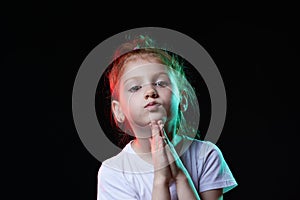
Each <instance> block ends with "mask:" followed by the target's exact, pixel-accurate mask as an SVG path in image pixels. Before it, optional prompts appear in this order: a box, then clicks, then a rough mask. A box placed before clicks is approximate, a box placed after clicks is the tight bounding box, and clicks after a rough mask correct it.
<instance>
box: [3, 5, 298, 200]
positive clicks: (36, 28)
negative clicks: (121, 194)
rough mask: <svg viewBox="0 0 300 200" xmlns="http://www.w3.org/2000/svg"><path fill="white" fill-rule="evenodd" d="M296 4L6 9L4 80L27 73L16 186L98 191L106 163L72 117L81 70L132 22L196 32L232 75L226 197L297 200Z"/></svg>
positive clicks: (42, 195)
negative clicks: (230, 180) (232, 183)
mask: <svg viewBox="0 0 300 200" xmlns="http://www.w3.org/2000/svg"><path fill="white" fill-rule="evenodd" d="M148 3H149V2H148ZM121 7H122V6H121ZM221 7H222V6H221ZM229 7H230V6H229ZM292 7H293V6H291V7H289V8H287V7H282V6H281V5H278V6H277V7H276V10H274V8H273V7H263V8H260V7H259V6H258V7H256V6H253V8H252V7H248V9H247V10H243V9H238V11H237V12H232V11H236V9H232V11H231V10H225V9H224V10H221V9H220V10H221V11H217V10H215V9H214V7H211V12H207V14H204V13H202V11H204V10H206V7H204V6H203V7H201V6H200V7H196V6H191V7H187V8H185V9H183V10H182V8H181V9H179V8H178V9H171V8H169V10H166V12H163V11H162V10H160V9H159V7H157V5H155V6H150V7H149V9H147V8H146V7H143V8H137V9H134V8H132V7H129V8H128V9H123V10H120V11H117V10H116V9H115V7H111V6H110V7H108V8H107V7H106V6H104V5H102V6H101V5H99V6H93V5H89V4H87V3H86V4H82V3H74V2H72V3H69V4H67V3H65V4H54V3H48V4H47V3H45V4H43V5H37V4H35V3H32V4H30V3H28V4H26V5H21V4H16V5H10V6H9V11H7V10H6V11H7V12H4V13H1V22H2V28H3V29H2V33H1V35H2V40H3V41H2V44H3V47H5V48H3V50H2V56H3V58H4V59H2V61H1V65H2V66H3V68H5V69H12V71H13V72H12V73H11V74H10V76H8V75H3V80H7V78H8V80H10V81H12V77H14V78H15V77H16V76H15V75H14V74H17V75H18V76H17V77H18V78H17V79H18V80H21V81H20V82H18V83H17V84H11V85H12V86H13V89H12V90H10V93H13V94H16V95H17V97H16V98H14V100H16V103H15V102H14V107H15V108H16V112H10V114H11V116H12V117H13V118H14V119H17V120H18V121H19V122H20V123H18V124H17V125H15V124H14V125H13V126H14V127H16V128H17V129H18V131H17V133H18V135H17V138H18V140H19V141H20V143H21V144H22V145H20V147H21V146H22V149H21V150H18V151H17V153H14V154H12V155H11V156H9V157H10V158H11V159H12V160H14V161H17V164H14V165H13V166H14V167H16V169H15V168H13V169H14V170H13V172H12V173H11V175H15V176H13V177H14V178H11V179H10V181H11V184H10V185H11V186H12V188H13V192H12V193H11V195H12V196H14V195H15V194H16V193H18V194H20V195H21V196H23V197H25V196H29V197H31V198H33V197H37V198H39V199H74V200H75V199H85V200H92V199H96V187H97V185H96V184H97V172H98V169H99V167H100V165H101V163H100V162H99V161H98V160H96V159H95V158H94V157H93V156H92V155H91V154H90V153H89V152H88V151H87V150H86V148H85V147H84V145H83V144H82V143H81V141H80V139H79V137H78V135H77V132H76V129H75V126H74V123H73V117H72V88H73V83H74V80H75V76H76V73H77V70H78V69H79V67H80V65H81V63H82V62H83V60H84V59H85V57H86V56H87V55H88V54H89V52H90V51H91V50H92V49H93V48H95V47H96V46H97V45H98V44H100V43H101V42H102V41H103V40H105V39H107V38H109V37H111V36H113V35H115V34H117V33H119V32H121V31H125V30H128V29H131V28H138V27H147V26H155V27H165V28H170V29H173V30H176V31H179V32H182V33H184V34H186V35H188V36H190V37H191V38H193V39H195V40H196V41H197V42H198V43H199V44H200V45H202V46H203V47H204V48H205V49H206V51H207V52H208V53H209V54H210V56H211V57H212V58H213V60H214V62H215V63H216V65H217V66H218V68H219V71H220V73H221V75H222V78H223V81H224V84H225V88H226V93H227V100H228V105H227V106H228V107H227V118H226V122H225V126H224V129H223V132H222V135H221V137H220V139H219V141H218V143H217V145H218V146H219V147H220V148H221V150H222V152H223V155H224V157H225V159H226V160H227V162H228V164H229V166H230V168H231V170H232V172H233V174H234V176H235V178H236V180H237V182H238V184H239V185H238V187H236V188H235V189H234V190H232V191H230V192H228V193H227V194H225V199H230V200H240V199H295V197H296V196H295V195H296V189H297V186H298V185H299V184H298V180H299V165H298V164H296V161H297V160H298V157H299V156H295V154H296V152H297V148H296V147H297V146H296V140H295V139H294V137H295V135H297V134H299V128H298V127H297V125H298V124H297V123H299V117H298V112H297V110H296V104H295V103H296V102H297V101H296V94H297V93H298V90H299V88H298V85H297V84H298V78H297V74H296V73H295V72H296V71H295V69H296V68H298V67H299V64H298V62H296V59H295V57H296V56H297V55H298V53H296V49H297V47H298V46H296V44H295V42H296V40H295V37H294V36H295V35H296V33H295V30H296V27H297V26H298V25H299V21H297V18H296V15H295V14H294V11H293V9H292ZM106 8H107V9H106ZM191 8H194V9H191ZM257 8H259V9H257ZM4 10H5V9H4ZM10 10H11V11H10ZM105 10H107V11H108V13H106V14H105V13H103V12H104V11H105ZM156 10H158V11H157V12H154V11H156ZM167 11H168V12H167ZM171 11H172V12H171ZM184 11H185V12H184ZM154 13H155V14H154ZM159 13H161V14H159ZM16 72H17V73H16ZM19 77H20V78H19ZM23 80H24V81H23ZM9 83H11V82H9ZM15 85H16V87H14V86H15ZM4 86H6V85H4ZM10 93H9V94H10ZM8 100H9V98H8ZM25 102H28V103H29V104H28V105H27V104H26V105H25ZM29 105H30V106H29ZM19 108H25V109H26V113H24V112H21V111H20V109H19ZM36 110H37V111H38V112H34V111H36ZM14 122H15V121H14ZM19 135H20V137H19ZM23 139H24V140H23ZM25 140H26V142H25ZM28 140H30V141H28ZM27 141H28V142H27ZM24 144H25V145H24ZM23 146H25V147H24V148H23ZM26 150H29V151H28V153H27V151H26ZM25 152H26V154H25ZM19 155H21V156H19ZM29 157H30V158H33V159H32V160H31V159H30V160H29V159H28V158H29ZM34 177H37V178H38V179H35V178H34ZM294 181H295V182H294ZM23 189H24V192H19V191H23Z"/></svg>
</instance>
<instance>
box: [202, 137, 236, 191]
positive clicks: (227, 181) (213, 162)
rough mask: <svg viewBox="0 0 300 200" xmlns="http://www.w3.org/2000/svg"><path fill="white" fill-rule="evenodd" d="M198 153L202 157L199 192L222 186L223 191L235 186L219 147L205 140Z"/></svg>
mask: <svg viewBox="0 0 300 200" xmlns="http://www.w3.org/2000/svg"><path fill="white" fill-rule="evenodd" d="M202 150H203V151H204V153H200V155H202V156H203V157H202V158H200V160H203V163H202V166H201V167H199V169H200V168H201V169H200V170H201V172H200V176H199V192H204V191H207V190H211V189H218V188H223V193H225V192H228V191H229V190H231V189H232V188H234V187H236V186H237V182H236V180H235V178H234V177H233V175H232V173H231V171H230V169H229V166H228V165H227V163H226V161H225V159H224V157H223V155H222V152H221V151H220V149H219V148H218V147H217V146H216V145H215V144H213V143H211V142H206V144H205V147H204V148H203V149H202Z"/></svg>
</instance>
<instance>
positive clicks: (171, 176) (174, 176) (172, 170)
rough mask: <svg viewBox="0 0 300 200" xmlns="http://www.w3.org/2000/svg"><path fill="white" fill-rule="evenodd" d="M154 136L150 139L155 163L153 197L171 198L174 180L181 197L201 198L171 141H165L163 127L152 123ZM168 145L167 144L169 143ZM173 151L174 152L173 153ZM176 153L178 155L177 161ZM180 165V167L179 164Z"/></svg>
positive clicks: (178, 194)
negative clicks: (170, 187) (170, 188)
mask: <svg viewBox="0 0 300 200" xmlns="http://www.w3.org/2000/svg"><path fill="white" fill-rule="evenodd" d="M151 127H152V138H151V139H150V143H151V151H152V160H153V165H154V182H153V191H152V199H170V191H169V183H170V181H172V180H174V181H175V183H176V188H177V196H178V198H179V199H191V200H193V199H195V200H196V199H200V198H199V195H198V193H197V191H196V189H195V188H194V185H193V182H192V180H191V178H190V177H189V175H188V172H187V171H186V169H185V168H184V166H183V164H182V163H181V162H180V163H179V164H176V163H177V162H178V161H181V160H180V158H179V157H178V155H177V153H176V151H175V149H174V148H173V146H172V144H171V143H170V142H169V141H167V142H166V141H165V139H166V138H163V137H162V135H164V133H162V132H163V127H162V126H158V125H157V124H156V123H155V122H154V123H152V126H151ZM168 143H169V145H168V146H165V145H166V144H168ZM174 151H175V152H174ZM171 152H173V153H171ZM174 154H175V155H177V156H175V157H176V162H175V160H174ZM177 165H179V166H180V168H179V167H178V166H177ZM187 175H188V177H187Z"/></svg>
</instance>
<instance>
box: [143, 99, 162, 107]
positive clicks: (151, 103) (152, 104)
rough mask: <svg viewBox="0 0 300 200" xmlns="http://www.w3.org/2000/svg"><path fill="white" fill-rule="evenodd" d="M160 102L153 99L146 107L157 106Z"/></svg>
mask: <svg viewBox="0 0 300 200" xmlns="http://www.w3.org/2000/svg"><path fill="white" fill-rule="evenodd" d="M159 105H160V104H159V103H157V102H156V101H152V102H149V103H148V104H147V105H145V106H144V108H148V109H149V108H155V107H158V106H159Z"/></svg>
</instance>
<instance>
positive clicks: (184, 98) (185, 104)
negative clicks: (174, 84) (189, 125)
mask: <svg viewBox="0 0 300 200" xmlns="http://www.w3.org/2000/svg"><path fill="white" fill-rule="evenodd" d="M179 108H180V110H181V111H182V112H185V111H186V110H187V108H188V98H187V93H186V91H185V90H183V91H181V100H180V103H179Z"/></svg>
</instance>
